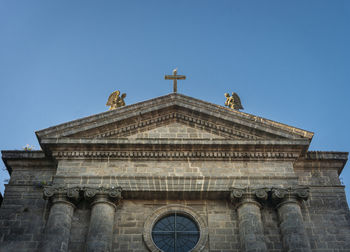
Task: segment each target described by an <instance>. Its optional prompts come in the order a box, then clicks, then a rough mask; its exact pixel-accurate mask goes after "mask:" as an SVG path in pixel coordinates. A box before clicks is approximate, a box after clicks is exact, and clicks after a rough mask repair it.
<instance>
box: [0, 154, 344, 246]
mask: <svg viewBox="0 0 350 252" xmlns="http://www.w3.org/2000/svg"><path fill="white" fill-rule="evenodd" d="M12 154H13V153H12ZM12 154H11V155H12ZM6 155H7V154H6ZM3 156H4V153H3ZM337 162H338V163H337ZM339 162H340V161H339V160H333V161H330V160H329V159H328V161H326V160H324V161H320V160H317V161H311V160H306V161H300V162H299V163H296V164H295V165H294V168H293V167H291V166H290V164H289V163H288V162H280V163H278V162H277V163H276V162H271V163H270V162H255V163H254V162H251V163H244V162H235V163H234V162H223V161H218V162H209V161H206V162H199V161H191V162H190V161H186V162H182V161H174V162H170V163H172V164H170V165H169V164H168V165H166V162H153V163H152V162H145V161H137V162H136V161H134V162H131V161H122V160H120V161H116V160H115V161H109V162H107V163H105V162H104V160H99V161H86V160H85V161H83V160H75V161H72V160H66V161H61V162H60V163H59V165H58V170H57V171H56V167H57V166H56V165H57V164H56V163H53V162H51V161H50V160H47V159H46V158H44V154H43V153H41V152H32V153H30V154H28V153H23V152H19V153H16V154H15V155H14V156H12V157H9V156H7V159H6V165H7V166H8V167H11V171H12V174H11V180H10V182H9V184H8V185H7V186H6V190H5V195H4V201H3V204H2V206H1V208H0V244H1V245H0V251H42V250H41V249H40V248H39V246H40V243H41V242H42V239H43V237H44V236H43V234H44V228H45V225H47V222H48V216H49V212H50V207H51V205H50V204H49V201H47V200H44V199H43V188H42V187H43V186H44V185H45V184H50V182H51V181H52V178H53V176H54V175H55V174H56V172H57V174H58V176H57V177H56V179H55V180H54V181H55V183H66V184H68V185H71V186H73V185H82V186H83V185H90V186H91V185H92V186H99V185H109V186H111V185H116V183H115V181H119V180H121V179H122V178H123V177H127V178H129V179H128V180H124V182H125V183H126V182H127V181H128V182H130V181H131V179H130V178H131V177H132V176H133V177H135V175H131V174H133V173H136V175H137V174H138V173H139V174H140V176H146V175H148V176H151V174H152V169H156V174H157V176H155V175H154V172H153V175H154V176H153V177H156V178H159V177H164V178H166V177H169V176H170V177H179V178H183V176H186V177H189V178H192V179H193V180H194V181H197V180H198V178H199V177H202V178H204V177H205V178H206V179H208V178H211V177H214V178H215V176H216V175H217V174H219V173H222V174H224V175H225V176H227V177H230V181H231V184H230V186H232V185H236V186H237V184H235V183H236V182H237V181H240V183H239V184H238V186H242V185H244V183H246V182H244V180H237V178H239V177H254V176H255V174H256V173H257V172H258V171H259V172H262V173H263V175H262V180H261V181H264V179H266V176H270V177H271V178H272V177H273V176H276V177H281V178H280V179H281V181H282V180H283V176H286V177H285V178H287V177H288V176H289V177H290V178H291V179H290V180H284V182H281V185H283V183H286V184H285V185H287V184H288V183H290V182H293V181H294V182H295V181H299V184H302V185H307V186H309V187H310V197H309V199H308V200H307V201H305V202H301V208H300V209H301V213H302V218H303V222H304V226H305V230H306V233H307V239H308V241H309V244H310V247H311V251H313V252H326V251H334V252H336V251H337V252H345V251H349V250H348V248H349V247H350V215H349V209H348V205H347V203H346V199H345V194H344V187H343V186H342V185H340V182H339V179H338V173H339V167H341V164H340V163H339ZM293 169H294V171H295V172H294V171H293ZM111 174H113V175H112V176H111ZM199 174H200V175H199ZM79 175H84V176H79ZM263 176H265V177H263ZM94 178H98V180H99V182H98V183H90V184H89V183H88V182H89V179H91V181H94ZM112 178H113V179H112ZM292 178H293V179H292ZM315 178H317V179H315ZM296 179H298V180H296ZM180 180H181V179H180ZM142 181H143V180H139V182H140V183H142ZM164 181H166V180H164ZM190 181H191V180H190ZM203 181H204V180H203ZM211 181H214V179H213V180H211ZM217 181H219V180H217ZM217 181H216V182H217ZM242 181H243V182H244V183H243V184H242V183H241V182H242ZM247 181H250V184H245V185H253V184H254V180H249V179H248V180H247ZM276 181H277V180H271V179H267V180H266V185H268V184H269V183H272V184H273V183H275V182H276ZM286 181H287V182H286ZM67 182H69V183H67ZM134 182H135V181H134ZM216 182H213V186H218V187H217V188H226V189H225V190H226V193H223V194H218V197H217V198H215V197H214V198H211V199H208V198H207V199H205V197H206V196H205V195H204V196H203V197H202V200H199V198H198V197H197V195H196V194H195V193H194V191H195V189H196V190H197V189H198V190H202V189H203V187H200V186H199V187H198V185H196V186H194V185H193V184H192V183H190V184H189V187H188V189H190V190H189V192H188V193H187V194H191V195H192V196H191V197H189V198H188V199H186V200H184V199H181V200H180V198H183V196H184V195H185V194H184V193H183V194H174V195H173V197H169V199H167V200H166V199H165V198H164V197H163V196H164V195H158V196H157V192H150V193H149V194H148V197H150V196H151V195H153V196H154V197H153V199H151V198H147V200H146V199H142V194H139V195H138V196H137V195H136V194H134V195H131V194H129V193H130V192H128V191H124V192H123V197H124V199H123V200H122V201H121V202H120V203H119V204H118V206H117V209H116V212H115V218H114V224H113V237H112V240H113V242H112V245H113V251H123V252H125V251H133V252H136V251H148V249H147V247H146V244H145V242H144V238H143V234H144V224H145V221H146V219H147V218H148V216H150V215H152V213H154V212H155V211H156V210H157V209H159V208H161V207H166V206H169V205H180V206H187V207H189V208H191V209H193V211H194V212H196V213H197V214H198V215H199V216H201V218H202V219H203V220H204V221H205V223H206V225H207V227H208V240H207V241H206V244H205V249H204V250H203V251H214V252H224V251H237V252H238V251H242V246H241V241H240V235H241V234H240V230H239V220H240V218H239V216H238V212H237V206H238V205H237V203H235V202H234V203H231V201H230V198H229V195H228V194H229V192H228V191H227V190H228V188H229V185H228V184H216ZM294 182H293V183H294ZM126 184H127V183H126ZM126 184H125V185H126ZM164 186H165V184H164ZM168 186H169V184H168ZM191 186H193V187H191ZM130 188H133V190H136V189H137V187H136V186H135V187H130ZM130 188H129V189H130ZM160 188H163V187H160ZM184 188H185V187H184ZM208 188H209V187H208ZM139 189H140V188H139ZM168 189H169V187H168ZM162 190H167V188H166V187H164V188H163V189H162ZM129 195H131V196H132V197H129ZM176 197H178V199H177V200H176ZM162 198H163V199H162ZM271 199H272V198H271V195H269V200H267V201H265V202H263V203H262V205H261V210H260V213H261V222H262V227H263V230H262V231H263V239H264V241H265V244H266V248H267V251H272V252H277V251H284V247H283V246H284V241H283V237H282V234H281V226H280V219H279V218H280V217H279V215H278V211H277V209H276V203H275V202H273V201H272V200H271ZM90 219H91V206H90V202H88V201H86V200H80V201H79V202H78V203H76V209H75V210H74V214H73V216H72V222H71V231H70V236H69V242H68V251H84V250H85V248H86V241H87V237H88V232H89V225H90Z"/></svg>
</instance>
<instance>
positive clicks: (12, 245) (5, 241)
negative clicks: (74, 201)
mask: <svg viewBox="0 0 350 252" xmlns="http://www.w3.org/2000/svg"><path fill="white" fill-rule="evenodd" d="M13 153H15V154H14V157H13V158H14V159H12V157H11V155H13ZM5 156H6V154H5V153H4V152H3V157H5ZM7 158H8V160H7V162H6V164H7V166H8V167H11V169H10V171H11V179H10V181H9V183H8V184H7V185H6V187H5V194H4V196H5V197H4V201H3V203H2V206H1V208H0V251H18V252H26V251H36V250H37V248H38V246H39V244H40V241H41V239H42V232H43V228H44V225H45V222H46V218H47V214H48V202H47V201H45V200H44V199H43V188H42V185H43V184H47V183H49V182H51V181H52V177H53V175H54V174H55V173H56V167H55V165H54V164H53V163H52V162H51V161H49V160H46V158H44V154H43V153H42V152H21V151H19V152H16V151H14V152H11V153H8V154H7Z"/></svg>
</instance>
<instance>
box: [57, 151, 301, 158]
mask: <svg viewBox="0 0 350 252" xmlns="http://www.w3.org/2000/svg"><path fill="white" fill-rule="evenodd" d="M298 155H299V154H298V153H295V152H235V151H230V152H229V151H56V152H53V156H55V157H56V158H96V157H99V158H101V157H102V158H118V159H129V158H140V159H154V158H155V159H160V158H161V159H187V158H193V159H196V158H198V159H201V160H202V159H235V160H246V159H249V160H252V159H253V160H256V159H288V160H294V159H296V158H298Z"/></svg>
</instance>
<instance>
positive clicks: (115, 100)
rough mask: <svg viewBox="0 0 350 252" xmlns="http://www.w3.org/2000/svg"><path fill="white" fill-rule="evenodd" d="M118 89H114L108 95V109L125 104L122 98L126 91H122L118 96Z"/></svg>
mask: <svg viewBox="0 0 350 252" xmlns="http://www.w3.org/2000/svg"><path fill="white" fill-rule="evenodd" d="M119 95H120V91H119V90H117V91H114V92H113V93H111V94H110V96H109V97H108V101H107V104H106V106H110V108H109V110H112V109H116V108H119V107H122V106H125V102H124V98H125V97H126V93H123V94H122V96H121V97H120V96H119Z"/></svg>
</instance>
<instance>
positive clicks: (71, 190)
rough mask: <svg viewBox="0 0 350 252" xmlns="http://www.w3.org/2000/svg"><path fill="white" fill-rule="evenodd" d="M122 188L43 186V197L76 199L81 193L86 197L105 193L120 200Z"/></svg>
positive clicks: (89, 197) (90, 197)
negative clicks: (56, 196)
mask: <svg viewBox="0 0 350 252" xmlns="http://www.w3.org/2000/svg"><path fill="white" fill-rule="evenodd" d="M121 193H122V188H121V187H111V188H105V187H98V188H95V187H79V186H76V187H64V186H57V185H53V186H45V187H44V191H43V194H44V199H50V198H51V197H53V196H55V195H58V196H62V197H66V198H67V199H71V200H75V201H78V200H79V199H80V198H81V195H84V197H85V198H87V199H92V198H94V197H95V196H96V195H97V194H104V195H107V196H108V197H109V198H111V199H113V200H117V201H119V200H121V199H122V195H121Z"/></svg>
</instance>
